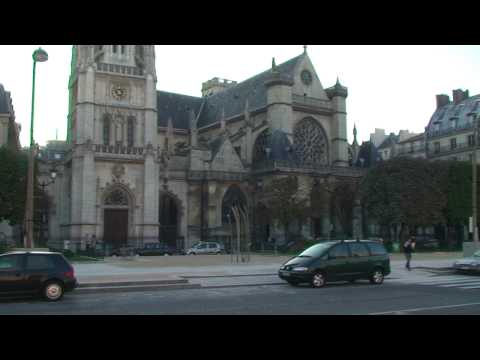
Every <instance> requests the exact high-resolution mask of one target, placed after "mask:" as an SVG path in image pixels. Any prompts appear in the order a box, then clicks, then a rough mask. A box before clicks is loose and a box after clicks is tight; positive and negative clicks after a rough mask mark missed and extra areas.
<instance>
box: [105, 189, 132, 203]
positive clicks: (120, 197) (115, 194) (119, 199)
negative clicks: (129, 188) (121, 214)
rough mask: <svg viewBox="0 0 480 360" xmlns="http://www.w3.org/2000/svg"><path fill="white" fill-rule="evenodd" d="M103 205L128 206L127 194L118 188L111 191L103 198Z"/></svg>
mask: <svg viewBox="0 0 480 360" xmlns="http://www.w3.org/2000/svg"><path fill="white" fill-rule="evenodd" d="M105 205H121V206H128V196H127V193H126V192H125V191H124V190H122V189H119V188H116V189H113V190H112V191H110V193H109V194H108V195H107V197H106V198H105Z"/></svg>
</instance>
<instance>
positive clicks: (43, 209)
mask: <svg viewBox="0 0 480 360" xmlns="http://www.w3.org/2000/svg"><path fill="white" fill-rule="evenodd" d="M56 177H57V170H56V169H55V167H52V168H51V169H50V180H49V181H42V182H39V183H38V185H39V186H40V187H41V188H42V195H41V200H42V201H41V217H40V223H39V232H40V234H39V241H40V243H41V244H44V240H45V239H44V233H45V232H44V230H45V228H44V227H45V224H47V220H46V219H47V218H48V197H47V196H46V193H45V188H46V187H47V186H49V185H51V184H53V183H54V182H55V179H56ZM46 230H47V233H48V227H47V229H46Z"/></svg>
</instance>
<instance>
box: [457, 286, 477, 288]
mask: <svg viewBox="0 0 480 360" xmlns="http://www.w3.org/2000/svg"><path fill="white" fill-rule="evenodd" d="M460 289H480V286H462V287H460Z"/></svg>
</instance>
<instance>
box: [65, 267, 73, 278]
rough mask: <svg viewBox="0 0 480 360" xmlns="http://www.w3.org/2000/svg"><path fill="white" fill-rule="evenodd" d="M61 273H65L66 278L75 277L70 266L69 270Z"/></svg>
mask: <svg viewBox="0 0 480 360" xmlns="http://www.w3.org/2000/svg"><path fill="white" fill-rule="evenodd" d="M63 275H65V276H66V277H67V278H70V279H73V278H74V277H75V271H74V270H73V268H72V269H70V271H67V272H65V273H63Z"/></svg>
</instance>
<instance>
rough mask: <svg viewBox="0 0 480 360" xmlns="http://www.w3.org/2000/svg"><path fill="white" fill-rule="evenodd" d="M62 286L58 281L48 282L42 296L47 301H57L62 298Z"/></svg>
mask: <svg viewBox="0 0 480 360" xmlns="http://www.w3.org/2000/svg"><path fill="white" fill-rule="evenodd" d="M63 293H64V291H63V284H62V283H61V282H59V281H49V282H47V283H46V284H45V286H44V288H43V296H44V297H45V299H46V300H47V301H58V300H60V299H61V298H62V297H63Z"/></svg>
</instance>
